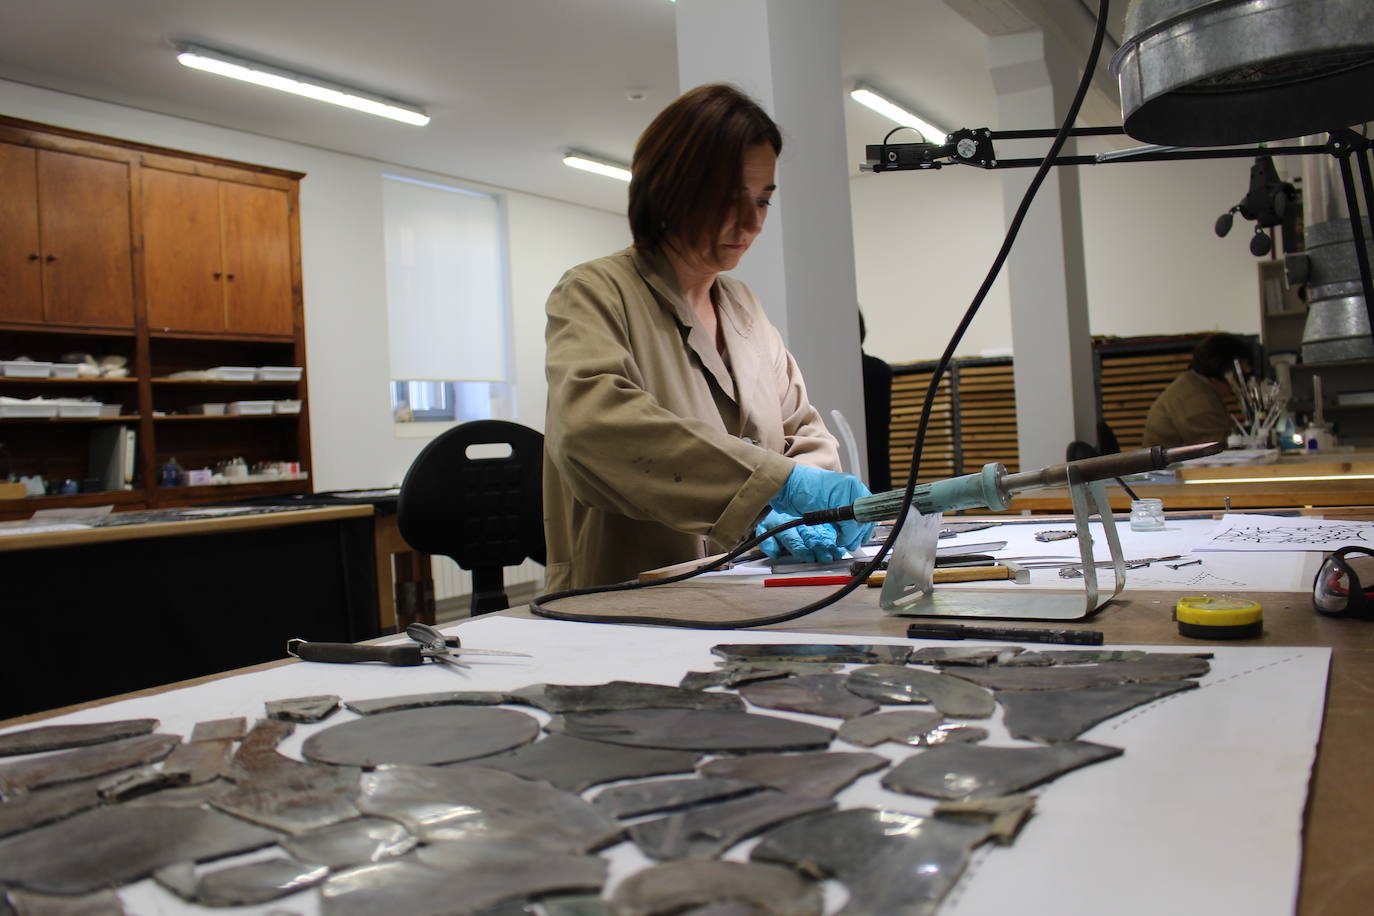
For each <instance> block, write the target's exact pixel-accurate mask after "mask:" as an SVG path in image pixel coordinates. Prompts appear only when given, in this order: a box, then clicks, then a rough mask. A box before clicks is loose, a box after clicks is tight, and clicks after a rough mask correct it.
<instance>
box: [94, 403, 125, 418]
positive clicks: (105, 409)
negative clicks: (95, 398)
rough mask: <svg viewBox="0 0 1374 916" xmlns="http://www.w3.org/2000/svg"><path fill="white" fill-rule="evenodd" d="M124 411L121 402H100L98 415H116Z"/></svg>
mask: <svg viewBox="0 0 1374 916" xmlns="http://www.w3.org/2000/svg"><path fill="white" fill-rule="evenodd" d="M122 413H124V405H123V404H101V405H100V415H101V416H102V417H117V416H119V415H120V414H122Z"/></svg>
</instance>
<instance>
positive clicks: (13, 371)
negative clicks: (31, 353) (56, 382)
mask: <svg viewBox="0 0 1374 916" xmlns="http://www.w3.org/2000/svg"><path fill="white" fill-rule="evenodd" d="M0 369H3V370H4V374H5V376H6V377H7V378H47V377H48V376H50V375H52V363H44V362H29V361H28V360H23V359H7V360H5V361H4V362H0Z"/></svg>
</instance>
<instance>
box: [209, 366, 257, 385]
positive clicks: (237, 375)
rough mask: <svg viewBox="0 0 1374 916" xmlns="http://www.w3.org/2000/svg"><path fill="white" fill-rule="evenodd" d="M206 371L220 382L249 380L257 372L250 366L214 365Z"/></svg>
mask: <svg viewBox="0 0 1374 916" xmlns="http://www.w3.org/2000/svg"><path fill="white" fill-rule="evenodd" d="M207 371H208V372H209V373H210V377H211V378H217V379H219V380H220V381H222V382H251V381H252V380H253V376H254V375H255V374H256V372H257V370H256V369H254V368H253V367H252V366H216V367H215V368H213V369H209V370H207Z"/></svg>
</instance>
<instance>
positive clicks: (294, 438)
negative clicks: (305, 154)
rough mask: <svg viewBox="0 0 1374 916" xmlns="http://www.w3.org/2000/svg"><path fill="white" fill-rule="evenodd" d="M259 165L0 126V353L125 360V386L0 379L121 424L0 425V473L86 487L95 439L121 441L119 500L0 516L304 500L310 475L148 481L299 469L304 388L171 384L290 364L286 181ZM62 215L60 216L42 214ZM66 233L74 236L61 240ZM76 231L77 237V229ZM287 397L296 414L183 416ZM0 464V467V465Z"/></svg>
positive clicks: (19, 124)
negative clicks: (222, 370) (297, 405)
mask: <svg viewBox="0 0 1374 916" xmlns="http://www.w3.org/2000/svg"><path fill="white" fill-rule="evenodd" d="M302 177H303V176H302V175H301V174H299V173H296V172H288V171H284V170H280V169H273V168H268V167H265V166H259V165H252V164H247V163H239V162H231V161H228V160H222V159H216V158H213V157H208V156H200V155H195V154H190V153H183V152H179V151H176V150H169V149H164V148H161V147H154V146H150V145H147V144H141V143H137V142H132V141H127V140H118V139H113V138H109V137H100V136H96V135H92V134H85V133H80V132H77V131H70V130H66V129H64V128H56V127H49V126H47V125H41V124H34V123H30V122H25V121H19V120H15V119H12V118H3V117H0V192H3V193H5V195H6V207H5V208H4V211H3V215H0V359H14V358H16V357H18V356H21V355H23V356H28V357H30V358H32V359H36V360H47V361H53V362H56V361H59V360H60V358H61V357H62V356H63V355H64V354H67V353H72V352H81V353H90V354H92V355H94V356H96V357H97V358H99V357H101V356H104V355H119V356H122V357H124V358H125V360H126V362H127V367H128V369H129V377H127V378H120V379H109V378H73V379H52V378H49V379H26V378H5V377H0V395H6V396H10V397H17V398H25V399H27V398H32V397H36V396H42V397H77V398H81V397H88V396H89V397H92V398H94V399H95V400H99V401H102V402H104V403H119V404H122V405H123V408H122V410H121V411H120V415H119V416H113V417H90V418H60V417H59V418H27V417H17V418H9V417H6V418H0V445H3V449H4V453H3V457H0V472H2V471H5V470H9V471H11V472H13V473H14V474H16V475H23V476H30V475H35V474H37V475H41V476H42V477H44V478H45V479H47V480H49V481H52V480H65V479H73V480H77V481H89V480H91V479H92V478H94V477H97V476H99V475H98V473H97V472H96V471H94V470H93V469H92V468H90V467H89V466H88V465H89V463H90V454H89V453H90V443H91V437H92V434H93V430H95V429H98V428H99V427H102V426H108V425H111V424H117V425H121V426H125V427H128V428H129V429H132V430H134V431H135V433H136V444H137V460H136V462H135V464H136V466H135V468H134V480H135V482H134V484H133V488H132V489H124V490H111V491H101V492H83V493H79V494H76V495H66V496H43V497H28V498H24V499H9V500H0V519H3V518H17V517H24V516H27V515H29V514H31V513H32V512H33V511H34V510H35V509H40V508H54V507H61V506H87V505H101V504H105V503H113V504H114V505H116V506H117V507H119V508H159V507H168V506H177V505H187V504H191V503H203V502H214V501H222V500H226V499H237V498H250V497H255V496H263V495H275V494H286V493H300V492H309V491H310V483H309V480H308V479H306V480H276V481H262V482H254V483H249V484H236V485H227V486H210V487H166V488H159V487H156V486H155V485H154V484H155V483H156V480H157V468H158V467H159V466H160V465H161V464H163V463H165V462H166V461H167V460H169V459H170V458H173V457H175V458H176V459H177V460H178V462H179V463H180V464H181V465H182V467H184V468H188V469H192V468H201V467H211V468H213V467H214V466H215V465H216V464H217V463H219V462H221V461H225V460H228V459H232V458H239V457H242V458H243V459H244V460H245V461H246V462H247V463H248V464H250V465H252V464H254V463H259V462H266V461H294V462H298V463H299V464H300V467H301V468H302V470H303V471H305V472H306V473H307V474H308V472H309V469H310V426H309V401H308V394H307V380H306V379H305V378H302V379H301V380H299V381H285V382H284V381H243V382H231V381H206V380H187V379H174V378H170V377H169V376H171V375H172V374H174V373H177V372H181V371H184V370H205V369H211V368H214V367H216V366H254V367H256V366H300V367H304V366H305V365H306V359H305V320H304V310H303V304H302V294H301V270H300V222H299V212H298V201H299V181H300V179H301V178H302ZM59 207H60V208H63V209H58V208H59ZM73 227H78V228H76V229H74V228H73ZM80 227H85V228H80ZM240 400H299V401H301V402H302V407H301V411H300V413H293V414H275V413H274V414H267V415H234V414H225V415H211V414H193V415H188V414H184V413H182V412H183V411H185V410H186V409H187V408H190V407H193V405H196V404H200V403H219V402H224V403H228V402H232V401H240ZM6 462H8V468H7V467H6Z"/></svg>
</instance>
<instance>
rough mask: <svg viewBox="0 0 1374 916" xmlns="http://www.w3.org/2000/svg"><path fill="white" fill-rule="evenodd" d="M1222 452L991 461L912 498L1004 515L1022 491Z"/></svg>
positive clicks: (843, 510)
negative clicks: (1032, 462) (1018, 463)
mask: <svg viewBox="0 0 1374 916" xmlns="http://www.w3.org/2000/svg"><path fill="white" fill-rule="evenodd" d="M1221 450H1222V445H1221V443H1219V442H1203V443H1199V444H1197V445H1180V446H1178V447H1176V448H1165V447H1163V446H1160V445H1154V446H1151V447H1149V448H1141V449H1136V450H1134V451H1130V452H1119V453H1117V454H1113V455H1097V456H1094V457H1092V458H1081V459H1079V460H1078V461H1068V462H1065V463H1063V464H1052V465H1050V466H1049V467H1045V468H1041V469H1040V470H1038V471H1021V472H1018V473H1008V472H1007V469H1006V468H1005V467H1004V466H1003V465H1002V464H1001V463H999V462H996V461H993V462H989V463H988V464H985V465H983V469H982V470H981V471H978V472H977V473H975V474H965V475H963V476H962V477H949V478H946V479H944V480H936V481H933V482H931V483H922V484H917V485H916V487H915V488H914V490H913V493H912V497H911V505H912V506H914V507H915V508H916V509H917V510H919V511H920V512H921V514H922V515H933V514H935V513H937V512H953V511H955V510H958V509H979V508H984V509H992V510H994V511H1000V510H1003V509H1006V508H1007V507H1008V506H1010V505H1011V497H1012V494H1014V493H1020V492H1021V491H1022V490H1033V489H1037V488H1039V487H1054V486H1066V485H1069V484H1072V483H1078V482H1082V483H1086V482H1089V481H1093V480H1107V479H1110V478H1112V477H1122V476H1124V475H1126V474H1141V473H1144V472H1146V471H1158V470H1162V469H1164V468H1166V467H1168V466H1169V465H1170V464H1173V463H1174V462H1176V461H1187V460H1188V459H1190V458H1201V457H1203V456H1205V455H1215V454H1216V453H1217V452H1220V451H1221ZM905 501H906V488H902V489H900V490H888V491H887V492H885V493H875V494H873V495H872V496H864V497H860V498H859V499H857V500H855V501H854V504H853V505H851V506H841V507H839V508H836V509H821V510H818V511H816V512H808V513H806V514H805V515H803V516H802V519H801V523H802V524H803V525H823V524H827V523H833V522H843V521H849V520H850V519H853V520H855V521H859V522H881V521H886V520H888V519H894V518H896V517H897V516H898V514H899V513H900V512H901V511H902V505H903V504H904V503H905Z"/></svg>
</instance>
